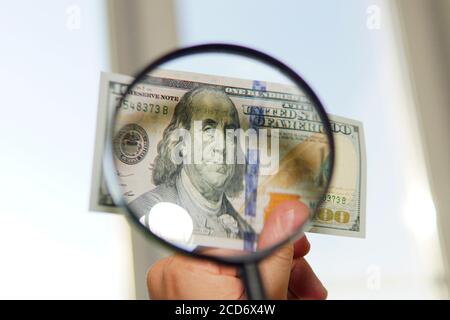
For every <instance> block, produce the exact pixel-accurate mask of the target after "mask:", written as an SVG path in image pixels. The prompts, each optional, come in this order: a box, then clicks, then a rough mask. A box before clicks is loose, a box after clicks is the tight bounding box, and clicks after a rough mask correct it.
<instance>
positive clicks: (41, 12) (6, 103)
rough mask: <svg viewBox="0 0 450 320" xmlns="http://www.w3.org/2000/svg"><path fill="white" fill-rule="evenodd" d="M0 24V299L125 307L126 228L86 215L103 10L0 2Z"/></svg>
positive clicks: (105, 56) (128, 273) (102, 61)
mask: <svg viewBox="0 0 450 320" xmlns="http://www.w3.org/2000/svg"><path fill="white" fill-rule="evenodd" d="M72 5H74V6H72ZM78 10H80V14H81V15H80V16H79V19H78V18H77V11H78ZM0 21H1V26H2V27H1V29H0V38H1V39H2V41H0V52H1V53H0V57H1V58H0V70H1V72H0V88H2V90H1V99H2V102H1V104H0V105H1V116H0V119H1V125H0V146H1V149H2V152H1V156H0V177H1V181H2V184H1V186H0V195H1V202H0V257H1V258H0V259H1V263H0V298H118V299H122V298H125V299H126V298H133V297H134V296H135V293H134V280H133V268H132V258H131V244H130V231H129V227H128V225H127V224H126V222H125V221H124V218H123V217H122V216H120V215H111V214H100V213H93V212H88V202H89V187H90V177H91V168H92V157H93V148H94V135H95V123H96V121H95V120H96V119H95V118H96V109H97V95H98V83H99V74H100V71H102V70H106V71H108V70H109V68H110V64H109V53H108V52H109V48H108V36H107V21H106V5H105V1H89V0H77V1H59V0H54V1H41V2H36V1H32V0H29V1H24V0H20V1H3V2H1V3H0ZM78 22H79V24H78Z"/></svg>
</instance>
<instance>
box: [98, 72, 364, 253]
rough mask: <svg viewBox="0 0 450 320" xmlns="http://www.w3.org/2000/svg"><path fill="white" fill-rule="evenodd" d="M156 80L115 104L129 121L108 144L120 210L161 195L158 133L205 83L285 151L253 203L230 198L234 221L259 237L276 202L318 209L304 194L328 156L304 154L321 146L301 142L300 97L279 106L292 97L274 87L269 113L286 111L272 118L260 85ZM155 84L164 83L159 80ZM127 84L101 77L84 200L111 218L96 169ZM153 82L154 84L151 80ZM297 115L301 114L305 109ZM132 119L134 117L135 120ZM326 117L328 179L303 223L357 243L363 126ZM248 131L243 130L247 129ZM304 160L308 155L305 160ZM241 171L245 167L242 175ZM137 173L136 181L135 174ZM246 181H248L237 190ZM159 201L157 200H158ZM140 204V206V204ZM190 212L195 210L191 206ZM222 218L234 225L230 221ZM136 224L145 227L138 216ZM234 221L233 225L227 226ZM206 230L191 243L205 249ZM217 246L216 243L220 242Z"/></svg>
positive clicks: (168, 76)
mask: <svg viewBox="0 0 450 320" xmlns="http://www.w3.org/2000/svg"><path fill="white" fill-rule="evenodd" d="M158 76H160V78H157V79H156V80H157V81H156V82H151V81H149V82H148V83H147V84H146V86H147V88H144V87H142V90H143V91H142V92H137V93H135V94H130V99H128V100H129V101H127V99H125V101H122V105H121V106H119V107H120V108H122V109H124V108H127V109H128V110H127V112H128V113H127V114H128V115H130V114H131V115H132V120H130V119H124V120H123V123H116V126H117V130H115V135H114V140H115V141H114V145H115V146H116V147H114V154H115V157H116V159H117V162H116V163H117V164H118V172H117V174H118V175H119V176H120V179H121V182H123V183H122V184H123V186H124V190H123V196H124V197H125V198H126V202H127V203H129V204H130V205H131V206H134V208H136V211H139V210H142V211H143V212H144V213H145V211H146V210H148V207H145V206H144V207H143V206H142V205H140V203H141V201H140V200H139V199H143V198H145V197H147V196H150V197H153V196H154V195H155V193H154V192H155V191H154V190H157V191H158V190H159V191H161V190H160V189H158V188H157V187H158V186H157V182H158V181H159V180H161V181H163V180H164V177H159V178H158V177H157V179H156V180H155V176H158V173H157V172H156V173H155V162H156V158H157V155H158V154H157V153H158V148H157V146H158V144H159V143H160V142H161V141H162V137H163V134H164V130H165V129H166V128H167V126H168V124H169V122H170V120H171V119H172V118H173V114H174V108H175V106H176V105H177V103H178V102H179V101H180V99H181V98H182V96H183V95H184V94H186V92H188V91H189V90H191V89H192V86H194V87H195V85H196V83H205V82H206V83H210V84H213V85H221V84H226V86H225V88H228V89H225V91H227V90H228V92H227V93H228V94H229V95H230V96H232V100H233V102H234V104H235V105H236V109H237V110H238V111H239V116H240V118H246V119H251V118H252V116H256V118H257V119H258V127H259V128H261V127H269V128H270V129H271V130H273V133H271V134H269V136H270V138H271V137H272V136H274V135H275V131H274V129H277V130H278V129H279V132H278V131H276V132H277V135H278V137H279V140H278V141H279V142H278V143H279V144H280V146H281V148H279V149H280V150H285V151H282V152H280V154H279V155H278V158H277V163H276V167H273V163H270V165H268V166H266V168H265V169H266V172H265V174H263V175H261V176H260V178H259V180H258V181H257V185H258V187H257V189H255V190H254V192H253V193H254V194H255V196H250V198H249V194H250V193H249V192H248V190H242V192H241V195H240V196H236V197H229V204H230V206H231V207H232V208H234V209H235V211H236V212H237V214H239V216H242V217H243V221H247V222H248V223H249V224H250V225H251V226H252V227H253V229H254V230H256V232H259V231H260V230H261V228H262V227H263V225H264V221H265V220H266V219H267V216H268V215H270V212H271V210H272V209H273V208H275V207H276V205H277V204H278V203H281V202H282V201H284V200H287V199H294V200H295V199H298V200H300V201H302V202H304V203H306V204H307V205H308V206H309V207H310V208H315V206H316V205H317V203H318V202H319V199H318V198H317V197H316V196H317V194H316V193H314V192H309V193H308V192H305V190H309V191H310V190H312V189H314V188H312V187H311V186H315V187H316V188H320V187H321V186H323V185H324V183H325V181H324V180H323V172H327V171H326V170H329V169H330V168H327V161H326V160H327V154H328V151H329V150H328V149H327V148H321V149H320V150H317V151H314V152H311V150H312V149H314V148H316V146H317V145H320V144H318V143H317V141H319V140H320V139H321V138H320V134H317V133H315V131H314V128H311V130H309V133H308V135H307V138H305V135H304V134H303V133H302V134H299V133H298V132H304V128H303V127H301V128H300V127H298V126H299V124H298V122H296V121H295V119H296V117H295V115H296V114H297V113H298V112H299V110H300V109H301V108H300V109H299V107H298V106H299V105H302V106H305V105H307V104H308V102H307V100H306V98H305V100H304V101H303V102H304V103H303V104H286V103H285V102H286V99H287V100H289V99H290V96H289V95H292V94H293V91H292V90H291V89H290V88H288V87H286V86H283V85H281V84H280V85H278V86H275V87H272V89H273V88H276V89H277V90H275V91H276V92H278V93H280V91H281V92H283V93H284V94H281V95H279V96H276V97H275V96H272V97H269V98H271V99H272V100H276V99H278V100H279V101H277V103H275V104H274V106H275V107H273V108H272V109H276V108H277V106H278V109H280V110H281V109H285V111H286V112H281V113H279V112H278V110H272V109H271V107H269V106H266V105H264V101H263V99H264V98H265V97H268V96H269V93H270V91H268V90H267V86H268V85H267V84H265V83H259V82H256V83H255V82H253V83H249V82H248V81H246V80H241V79H229V78H220V77H211V76H207V75H195V76H194V77H193V76H192V75H189V74H187V73H185V72H174V71H161V72H160V73H159V74H158ZM192 78H194V79H196V81H190V82H189V83H188V82H186V79H192ZM161 79H164V81H162V80H161ZM132 80H133V79H132V78H131V77H128V76H124V75H119V74H113V73H102V75H101V80H100V95H99V104H98V115H97V132H96V144H95V154H94V164H93V172H92V185H91V199H90V210H92V211H101V212H115V213H117V212H121V211H122V210H121V209H120V208H118V207H116V206H115V205H114V201H113V199H112V198H111V196H110V193H109V191H108V188H107V185H106V183H105V179H104V173H103V169H102V158H103V154H104V151H105V142H106V139H107V133H108V132H109V130H110V129H111V128H110V127H109V126H110V124H111V121H110V120H111V117H112V115H113V113H114V111H115V110H116V108H117V107H118V104H119V102H120V100H121V98H122V96H123V93H124V92H125V90H126V88H127V86H128V84H130V83H131V82H132ZM152 81H155V79H153V80H152ZM187 83H188V85H187ZM255 85H256V87H255ZM186 86H187V87H186ZM189 86H190V87H189ZM250 86H251V87H250ZM272 86H273V85H272ZM153 87H155V88H156V87H157V90H156V91H153V92H157V93H153V95H150V96H149V95H148V92H152V91H151V90H150V91H149V90H148V88H153ZM249 87H250V88H253V89H254V92H259V94H260V96H261V97H260V100H261V101H259V100H258V101H259V104H260V105H261V104H262V105H264V110H265V113H264V115H262V113H260V111H261V109H262V108H255V106H254V104H255V100H254V98H252V99H253V100H252V103H251V104H249V103H247V102H246V100H245V97H241V95H244V94H243V93H245V92H246V91H245V90H248V89H249ZM138 89H139V88H138ZM247 92H248V91H247ZM254 92H253V93H252V94H253V95H255V93H254ZM261 92H262V93H261ZM268 92H269V93H268ZM145 95H147V100H146V101H147V103H141V104H139V102H138V100H136V101H132V99H133V96H135V97H142V96H145ZM149 99H150V100H149ZM300 111H302V112H303V111H304V114H308V110H306V109H305V110H300ZM130 112H131V113H130ZM136 114H137V115H140V116H139V117H138V118H136V116H135V115H136ZM310 114H313V113H310ZM293 115H294V116H293ZM313 116H314V114H313ZM329 118H330V121H331V124H332V130H333V135H334V140H335V144H336V149H335V167H334V173H333V179H332V180H331V183H330V187H329V189H328V192H327V193H326V195H325V198H324V200H323V203H322V205H321V206H320V208H319V209H318V211H317V214H316V215H315V216H314V218H313V220H312V222H311V224H310V226H311V228H310V230H309V231H310V232H315V233H322V234H331V235H341V236H352V237H364V236H365V192H366V190H365V186H366V158H365V146H364V133H363V126H362V123H361V122H358V121H355V120H352V119H347V118H343V117H338V116H334V115H329ZM149 123H151V127H152V132H148V127H149ZM155 124H156V125H155ZM248 126H249V125H248V124H247V128H248ZM133 139H134V140H141V141H140V142H141V148H138V149H136V147H135V146H136V144H133V143H131V144H130V143H129V144H128V145H125V144H124V143H123V141H130V140H133ZM127 148H128V149H127ZM311 154H314V155H315V156H314V157H311ZM308 155H309V156H308ZM247 160H248V159H247ZM300 160H301V161H300ZM258 161H259V160H258ZM299 163H307V164H308V166H304V167H299ZM260 165H261V163H260V162H258V169H259V172H261V169H264V168H263V167H261V166H260ZM248 170H249V168H247V171H248ZM250 170H251V168H250ZM137 172H139V174H136V173H137ZM136 177H138V178H136ZM158 179H159V180H158ZM325 179H326V178H325ZM187 180H189V179H187ZM244 180H245V178H244ZM150 181H151V182H150ZM155 181H156V182H155ZM299 181H309V183H310V184H306V185H305V183H299ZM251 182H252V181H250V180H248V177H247V180H245V181H244V185H245V184H250V183H251ZM245 188H246V187H244V189H245ZM247 189H248V188H247ZM318 190H319V189H318ZM159 191H158V192H159ZM163 191H164V192H166V193H167V192H168V193H170V192H171V190H168V191H167V190H163ZM246 193H247V194H246ZM162 194H163V195H164V193H162ZM156 195H157V196H161V192H160V193H156ZM188 198H189V199H192V198H195V194H190V195H189V197H188ZM252 199H253V200H254V201H255V204H254V207H253V208H249V206H248V203H249V202H251V200H252ZM147 200H148V199H147ZM147 200H146V201H144V202H146V203H147V202H148V201H147ZM194 202H196V203H197V202H201V201H200V200H199V201H194ZM192 205H195V203H194V204H192ZM251 211H253V213H252V212H251ZM224 216H228V215H224ZM225 218H229V219H231V220H233V218H232V217H225ZM199 219H201V217H200V218H199ZM224 220H225V221H221V222H223V223H224V225H225V226H227V227H228V229H227V230H228V231H229V230H230V229H231V230H232V229H233V227H235V226H236V225H239V223H236V222H235V221H227V220H226V219H224ZM235 220H236V219H235ZM142 222H143V223H145V214H144V215H143V220H142ZM233 222H234V224H235V225H233ZM238 222H239V221H238ZM202 223H203V222H202ZM210 229H211V228H210ZM210 229H208V228H200V227H199V228H197V229H196V234H197V243H199V244H205V245H208V244H210V243H211V241H212V239H213V237H212V236H211V234H213V233H214V232H213V231H211V230H210ZM219 236H220V233H217V235H216V237H219ZM228 237H229V234H228ZM231 238H233V237H231ZM238 240H239V239H238ZM221 241H222V242H223V239H222V240H221ZM229 241H230V245H227V246H226V247H239V246H240V244H238V245H235V244H231V242H232V241H237V240H235V239H234V240H229Z"/></svg>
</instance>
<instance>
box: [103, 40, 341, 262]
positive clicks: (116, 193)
mask: <svg viewBox="0 0 450 320" xmlns="http://www.w3.org/2000/svg"><path fill="white" fill-rule="evenodd" d="M203 53H226V54H236V55H240V56H244V57H247V58H251V59H255V60H257V61H260V62H262V63H265V64H267V65H269V66H271V67H273V68H275V69H278V70H279V71H280V72H281V73H282V74H283V75H285V76H286V77H287V78H288V79H289V80H291V81H292V82H293V83H295V84H296V85H297V86H298V87H299V88H301V89H302V91H303V92H304V93H305V94H306V95H307V97H308V98H309V99H310V101H311V102H312V103H313V104H314V106H315V107H316V110H317V113H318V114H319V116H320V118H321V120H322V123H323V128H324V133H325V134H326V136H327V139H328V141H329V143H330V162H331V170H330V177H329V179H328V181H327V185H326V188H325V189H324V192H323V194H322V196H321V198H320V200H319V202H318V204H317V207H316V209H315V211H314V214H313V215H312V217H314V216H315V214H317V210H318V208H319V207H320V204H322V202H323V200H324V196H325V194H326V193H327V191H328V188H329V185H330V182H331V179H332V176H333V172H334V160H335V145H334V139H333V135H332V131H331V124H330V121H329V119H328V116H327V114H326V112H325V109H324V107H323V105H322V103H321V102H320V99H319V98H318V97H317V95H316V94H315V92H314V91H313V90H312V89H311V87H310V86H309V85H308V84H307V83H306V81H305V80H303V78H302V77H301V76H300V75H298V74H297V73H296V72H295V71H293V70H292V69H291V68H289V67H288V66H287V65H285V64H284V63H282V62H281V61H279V60H278V59H275V58H273V57H271V56H269V55H267V54H265V53H263V52H261V51H258V50H255V49H251V48H248V47H244V46H240V45H235V44H226V43H210V44H201V45H195V46H190V47H184V48H180V49H177V50H174V51H172V52H169V53H167V54H165V55H163V56H162V57H160V58H158V59H157V60H155V61H154V62H153V63H151V64H149V65H148V66H147V67H146V68H145V69H144V70H143V71H141V72H140V73H138V74H137V76H136V77H135V78H134V80H133V82H132V83H131V84H130V85H128V87H127V90H126V91H125V93H124V94H123V95H122V98H121V99H120V104H119V105H121V104H122V101H123V99H124V98H125V97H126V96H127V92H128V91H129V89H130V88H133V87H134V86H135V85H136V84H137V83H139V82H140V80H141V78H143V77H144V76H146V75H147V74H149V73H150V72H151V71H153V70H155V69H157V68H158V67H160V66H161V65H163V64H165V63H167V62H169V61H172V60H175V59H177V58H181V57H184V56H188V55H192V54H203ZM118 111H119V110H118V109H117V108H116V109H115V112H114V113H113V114H112V115H111V118H110V119H108V120H109V124H110V128H109V130H108V133H107V139H106V145H105V152H104V157H103V168H104V175H105V179H106V183H107V185H108V189H109V192H110V193H111V196H112V198H113V200H114V203H115V204H116V205H117V206H120V207H122V208H123V209H125V211H126V212H127V216H128V218H130V219H131V221H132V222H133V224H134V225H135V226H136V227H137V228H138V229H139V230H140V231H141V232H143V233H144V234H145V236H146V237H148V238H149V239H150V240H157V241H158V242H159V243H161V244H162V245H164V246H166V247H169V248H170V249H173V250H175V251H176V252H179V253H183V254H187V255H191V256H196V257H198V258H202V259H208V260H212V261H215V262H220V263H225V264H232V265H242V264H247V263H255V262H257V261H260V260H262V259H264V258H265V257H267V256H268V255H270V254H271V253H272V252H274V251H275V250H276V249H278V248H280V247H281V246H283V245H285V244H286V243H288V242H290V241H293V240H295V239H297V237H299V236H300V235H301V234H302V233H303V232H304V231H305V230H304V229H305V226H304V227H302V228H299V230H297V231H296V232H295V233H293V234H292V235H290V236H289V237H287V238H286V239H285V240H284V241H282V242H280V243H278V244H275V245H273V246H271V247H268V248H265V249H263V250H260V251H255V252H251V253H249V254H243V255H238V256H228V257H226V256H224V257H222V256H213V255H207V254H202V253H200V252H196V251H186V250H183V249H182V248H180V247H177V246H176V245H174V244H172V243H170V242H168V241H166V240H164V239H162V238H160V237H158V236H156V235H154V234H153V233H152V232H150V230H148V228H147V227H145V226H144V225H143V224H141V223H140V222H139V219H138V218H137V216H136V215H134V214H133V212H132V210H130V209H129V207H128V205H127V204H126V203H125V202H124V200H123V197H122V192H121V190H120V187H119V183H118V178H117V175H116V174H115V173H116V170H115V164H114V153H113V145H112V144H113V142H112V141H113V137H114V120H115V118H116V115H117V113H118Z"/></svg>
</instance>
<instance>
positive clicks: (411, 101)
mask: <svg viewBox="0 0 450 320" xmlns="http://www.w3.org/2000/svg"><path fill="white" fill-rule="evenodd" d="M406 2H408V5H406ZM0 21H2V22H1V23H2V26H3V28H2V31H1V33H2V39H3V41H2V43H1V44H0V47H1V51H2V59H1V60H0V65H1V70H2V76H1V78H0V79H1V80H0V81H1V87H2V88H3V91H2V93H3V95H2V96H3V103H2V106H1V108H2V109H1V110H2V111H3V115H4V117H3V118H4V119H5V120H6V121H4V122H3V124H2V126H0V134H1V137H2V138H1V145H2V147H3V150H4V156H3V157H0V168H1V169H0V170H1V171H2V175H1V176H2V180H3V184H2V186H1V189H0V190H1V191H0V192H1V195H2V199H3V201H2V204H1V210H0V255H1V256H2V260H3V262H2V264H1V266H0V271H1V272H0V297H1V298H19V297H21V298H125V299H126V298H140V299H141V298H142V299H145V298H146V297H147V293H146V287H145V273H146V270H147V269H148V267H149V266H150V265H151V264H152V263H153V262H154V261H156V260H157V259H159V258H160V257H161V256H163V255H166V254H169V252H168V251H166V250H163V249H162V248H159V247H156V245H155V244H153V243H148V242H146V241H145V240H144V239H143V238H142V237H141V236H140V235H139V234H137V233H136V232H135V231H134V230H132V229H130V227H129V226H128V224H127V222H126V220H125V219H124V217H123V216H122V215H120V214H106V213H99V212H89V211H88V203H89V193H90V190H89V188H90V179H91V170H92V160H93V151H94V141H95V124H96V114H97V99H98V88H99V77H100V72H101V71H113V72H120V73H125V74H129V75H133V74H134V73H135V72H137V71H138V70H139V69H140V68H142V67H143V66H144V65H145V64H147V63H148V62H150V61H151V60H152V59H154V58H155V57H156V56H158V55H160V54H162V53H164V52H166V51H167V50H170V49H174V48H176V47H179V46H187V45H193V44H200V43H205V42H229V43H235V44H240V45H244V46H249V47H253V48H256V49H259V50H261V51H264V52H267V53H269V54H271V55H273V56H274V57H276V58H278V59H280V60H281V61H283V62H285V63H287V64H288V65H289V66H291V67H292V68H293V69H294V70H296V71H297V72H298V73H300V74H301V75H302V76H303V77H304V78H305V80H306V81H307V82H308V83H309V84H310V85H311V86H312V87H313V89H314V90H315V91H316V92H317V93H318V95H319V97H320V98H321V100H322V102H323V103H324V105H325V108H326V109H327V111H328V112H329V113H331V114H335V115H340V116H344V117H349V118H353V119H356V120H359V121H362V122H363V124H364V130H365V143H366V152H367V204H366V210H367V211H366V215H367V221H366V223H367V226H366V238H365V239H353V238H341V237H336V236H326V235H317V234H308V237H309V239H310V242H311V244H312V250H311V252H310V254H309V255H308V261H309V262H310V263H311V264H312V267H313V268H314V270H315V271H316V272H317V274H318V276H319V278H320V279H321V280H322V282H323V283H324V285H325V286H326V287H327V289H328V291H329V298H332V299H346V298H353V299H365V298H367V299H380V298H384V299H391V298H406V299H409V298H419V299H420V298H424V299H428V298H448V285H449V280H448V279H449V278H448V273H447V272H448V268H447V266H448V257H447V255H448V254H449V253H450V251H449V248H450V235H449V233H450V232H449V230H448V228H449V227H450V217H449V215H450V206H449V201H448V194H450V190H449V181H450V171H449V168H448V163H450V151H449V150H450V143H449V140H450V110H449V109H450V97H449V93H448V85H449V83H450V82H449V77H450V75H449V73H450V71H449V70H450V66H449V62H448V61H450V59H449V58H450V40H449V39H450V7H449V3H448V2H447V1H445V0H442V1H441V0H436V1H420V0H412V1H405V0H397V1H383V0H373V1H368V0H347V1H345V2H343V1H331V0H329V1H327V0H321V1H294V0H292V1H286V0H285V1H264V2H261V1H255V0H251V1H237V0H228V1H206V0H196V1H193V0H177V1H166V0H158V1H156V0H152V1H144V0H135V1H125V0H109V1H104V0H101V1H87V0H84V1H81V0H80V1H75V0H74V1H46V2H42V3H39V4H36V3H34V2H32V1H23V0H22V1H14V2H8V3H6V2H3V3H2V4H1V5H0Z"/></svg>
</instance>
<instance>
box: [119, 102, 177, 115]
mask: <svg viewBox="0 0 450 320" xmlns="http://www.w3.org/2000/svg"><path fill="white" fill-rule="evenodd" d="M119 109H123V110H131V111H138V112H148V113H162V114H167V113H168V112H169V107H168V106H165V105H160V104H154V103H146V102H132V101H129V100H123V101H122V103H121V104H120V105H119Z"/></svg>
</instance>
